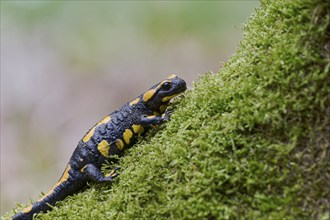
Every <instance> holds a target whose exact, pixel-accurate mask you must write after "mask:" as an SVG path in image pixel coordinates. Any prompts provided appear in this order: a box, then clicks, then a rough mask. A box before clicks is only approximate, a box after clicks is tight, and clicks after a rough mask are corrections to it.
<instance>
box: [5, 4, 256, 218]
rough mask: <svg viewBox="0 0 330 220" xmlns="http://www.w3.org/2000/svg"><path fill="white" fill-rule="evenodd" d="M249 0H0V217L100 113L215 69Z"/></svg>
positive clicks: (49, 173)
mask: <svg viewBox="0 0 330 220" xmlns="http://www.w3.org/2000/svg"><path fill="white" fill-rule="evenodd" d="M258 4H259V2H258V1H200V2H199V1H191V2H188V1H181V2H175V1H166V2H165V1H159V2H149V1H141V2H132V1H126V2H119V1H93V2H92V1H91V2H89V1H1V214H4V213H5V212H7V211H9V210H10V209H11V208H13V207H14V206H15V203H16V202H23V203H28V202H29V199H30V198H31V199H33V200H36V199H38V198H39V196H40V192H41V191H43V192H48V190H49V189H50V188H51V186H52V185H53V184H54V183H55V182H56V181H57V180H58V179H59V177H60V175H61V174H62V171H63V170H64V168H65V166H66V163H67V162H68V160H69V158H70V156H71V154H72V152H73V150H74V148H75V147H76V144H77V143H78V141H79V140H80V139H81V138H82V136H83V135H84V134H85V133H86V132H87V131H88V129H89V128H90V127H91V126H92V125H94V124H95V123H96V122H97V121H98V120H99V119H100V118H102V117H103V116H104V115H106V114H108V113H110V112H111V111H113V110H114V109H116V108H117V107H119V106H121V105H122V104H124V103H126V102H128V101H130V100H132V99H133V98H135V97H136V96H137V95H139V94H141V93H142V92H144V91H145V90H146V89H148V88H149V87H150V86H152V85H153V84H155V83H157V82H158V81H161V80H162V79H164V78H166V77H167V76H169V75H171V74H177V75H179V76H180V77H182V78H184V79H185V80H186V81H187V83H188V86H190V88H191V86H192V83H193V81H195V80H196V79H197V78H198V75H201V74H203V73H205V72H208V71H212V72H217V71H218V70H219V69H220V68H221V66H222V64H223V63H224V62H225V61H226V60H227V59H228V58H229V57H230V56H231V55H232V54H233V53H234V51H235V49H236V48H237V46H238V44H239V41H240V39H241V38H242V27H243V23H244V22H245V21H246V20H247V18H248V16H249V15H250V14H251V13H252V12H253V11H254V8H255V7H256V6H258Z"/></svg>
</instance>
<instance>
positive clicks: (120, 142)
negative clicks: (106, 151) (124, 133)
mask: <svg viewBox="0 0 330 220" xmlns="http://www.w3.org/2000/svg"><path fill="white" fill-rule="evenodd" d="M116 146H117V148H118V149H119V150H122V149H123V148H124V142H123V141H122V140H120V139H117V140H116Z"/></svg>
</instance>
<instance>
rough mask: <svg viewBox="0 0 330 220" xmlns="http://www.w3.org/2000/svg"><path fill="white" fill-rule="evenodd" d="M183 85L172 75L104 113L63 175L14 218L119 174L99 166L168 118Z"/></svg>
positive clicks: (29, 216)
mask: <svg viewBox="0 0 330 220" xmlns="http://www.w3.org/2000/svg"><path fill="white" fill-rule="evenodd" d="M186 88H187V87H186V83H185V81H184V80H182V79H180V78H179V77H177V76H175V75H172V76H170V77H169V78H167V79H165V80H164V81H162V82H160V83H158V84H156V85H154V86H153V87H151V88H150V89H149V90H148V91H147V92H145V93H143V94H141V95H140V96H138V97H137V98H136V99H134V100H133V101H131V102H129V103H127V104H125V105H123V106H122V107H121V108H119V109H118V110H117V111H114V112H113V113H111V114H110V115H107V116H105V117H104V118H103V119H102V120H101V121H99V122H98V123H97V124H96V125H94V127H92V128H91V129H90V130H89V131H88V132H87V134H86V135H85V136H84V137H83V138H82V139H81V140H80V141H79V143H78V146H77V147H76V149H75V151H74V152H73V154H72V156H71V158H70V160H69V163H68V165H67V166H66V168H65V170H64V172H63V174H62V177H61V178H60V179H59V181H58V182H57V183H56V184H55V185H54V186H53V187H52V188H51V190H50V191H49V192H48V193H47V194H45V195H44V196H43V197H42V198H40V199H39V200H38V201H36V202H35V203H33V204H32V205H31V206H29V207H27V208H25V209H24V210H23V211H22V212H20V213H18V214H16V215H14V216H13V219H14V220H27V219H32V218H33V215H34V214H35V213H39V212H45V211H47V210H49V209H51V206H54V205H55V203H56V202H57V201H59V200H63V199H64V198H65V197H66V196H68V195H72V194H73V193H75V192H77V191H78V190H79V189H81V188H82V187H83V186H85V185H86V183H87V181H95V182H111V181H112V180H113V179H114V178H115V177H116V176H118V173H117V172H116V170H117V168H116V169H114V170H113V171H112V172H111V173H110V174H108V175H103V174H102V173H101V171H100V168H101V165H102V164H103V163H104V162H105V161H106V160H109V156H111V155H119V156H121V155H122V154H123V151H124V150H125V149H127V148H129V147H131V146H132V145H133V144H134V142H135V140H136V138H137V136H138V135H140V134H143V133H144V132H145V131H146V130H147V129H148V128H149V127H150V126H154V125H159V124H161V123H162V122H164V121H166V120H168V119H169V114H170V111H169V110H166V108H167V106H168V104H169V101H170V100H171V99H172V98H173V97H175V96H177V95H179V94H180V93H182V92H184V91H185V90H186Z"/></svg>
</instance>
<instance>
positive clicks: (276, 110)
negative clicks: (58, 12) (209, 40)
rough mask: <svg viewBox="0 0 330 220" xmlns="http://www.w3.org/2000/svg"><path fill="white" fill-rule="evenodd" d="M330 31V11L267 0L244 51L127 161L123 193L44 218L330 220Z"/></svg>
mask: <svg viewBox="0 0 330 220" xmlns="http://www.w3.org/2000/svg"><path fill="white" fill-rule="evenodd" d="M329 33H330V3H329V1H326V0H296V1H287V0H281V1H262V5H261V7H260V8H259V9H257V10H256V12H255V14H254V15H253V16H252V17H251V19H250V20H249V22H248V24H247V25H246V26H245V36H244V40H243V41H242V42H241V45H240V48H239V49H238V51H237V53H236V54H235V55H234V56H233V57H232V58H231V59H230V60H229V62H227V64H226V65H225V66H224V68H222V69H221V70H220V71H219V72H218V73H217V74H205V75H203V76H202V77H201V78H200V81H199V82H197V83H196V84H195V86H194V90H192V91H189V92H187V93H186V94H185V95H184V97H183V98H181V99H180V100H177V101H176V102H175V112H174V113H173V115H172V119H171V121H170V122H168V123H167V124H166V125H162V126H160V127H159V128H157V130H153V131H152V132H151V133H150V134H149V135H148V136H147V138H146V139H145V140H143V141H141V142H139V144H137V146H136V147H134V148H132V149H131V150H129V151H128V153H127V154H126V156H125V157H123V158H121V159H120V166H121V168H122V174H121V175H120V178H118V179H117V180H116V181H115V182H114V183H113V184H112V186H108V185H105V184H91V187H90V188H88V189H86V190H85V191H83V192H81V193H79V194H77V195H74V196H72V197H69V198H67V199H65V200H64V201H61V202H59V203H58V205H57V206H56V207H55V208H54V210H53V211H51V212H49V213H47V214H42V215H39V216H38V218H37V219H86V218H93V219H104V218H109V219H132V218H134V217H139V218H141V219H165V218H170V219H217V218H218V219H238V218H242V217H245V218H247V219H298V218H299V219H300V218H306V219H309V218H311V217H315V218H316V219H328V218H329V210H328V209H327V208H328V207H329V206H330V201H329V198H330V192H329V182H330V162H329V158H330V143H329V142H330V137H329V136H330V123H329V118H330V95H329V91H330V75H329V69H330V62H329V58H330V35H329ZM104 169H105V170H109V169H110V166H108V165H106V166H105V167H104Z"/></svg>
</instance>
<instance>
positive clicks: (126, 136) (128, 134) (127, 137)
mask: <svg viewBox="0 0 330 220" xmlns="http://www.w3.org/2000/svg"><path fill="white" fill-rule="evenodd" d="M132 136H133V132H132V131H131V130H130V129H126V130H125V132H124V134H123V137H124V140H125V142H126V144H129V142H130V139H131V138H132Z"/></svg>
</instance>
